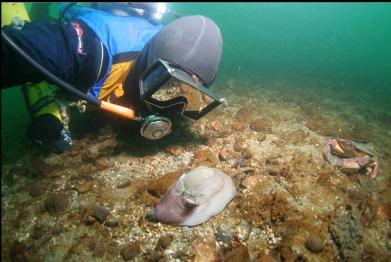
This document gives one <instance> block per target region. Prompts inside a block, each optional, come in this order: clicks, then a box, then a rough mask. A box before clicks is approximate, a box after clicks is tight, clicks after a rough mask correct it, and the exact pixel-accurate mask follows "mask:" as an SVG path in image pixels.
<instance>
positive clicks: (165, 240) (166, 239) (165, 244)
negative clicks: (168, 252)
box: [158, 235, 174, 250]
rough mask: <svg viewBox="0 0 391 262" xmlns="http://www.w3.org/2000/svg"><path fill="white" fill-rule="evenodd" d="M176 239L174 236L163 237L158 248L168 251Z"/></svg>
mask: <svg viewBox="0 0 391 262" xmlns="http://www.w3.org/2000/svg"><path fill="white" fill-rule="evenodd" d="M173 239H174V237H173V236H172V235H167V236H162V237H161V238H160V239H159V241H158V247H160V248H161V249H163V250H164V249H166V248H168V247H169V246H170V244H171V242H172V240H173Z"/></svg>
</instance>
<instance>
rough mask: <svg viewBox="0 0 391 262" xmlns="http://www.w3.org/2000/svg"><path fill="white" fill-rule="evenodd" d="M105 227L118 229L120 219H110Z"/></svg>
mask: <svg viewBox="0 0 391 262" xmlns="http://www.w3.org/2000/svg"><path fill="white" fill-rule="evenodd" d="M105 225H106V226H108V227H117V226H119V219H118V218H117V217H116V218H112V219H109V220H107V221H106V222H105Z"/></svg>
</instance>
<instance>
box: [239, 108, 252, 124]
mask: <svg viewBox="0 0 391 262" xmlns="http://www.w3.org/2000/svg"><path fill="white" fill-rule="evenodd" d="M252 113H253V112H252V111H251V109H249V108H247V107H241V108H240V109H239V110H238V112H236V116H235V118H236V119H237V120H239V121H242V122H244V123H247V122H249V121H250V119H251V117H252Z"/></svg>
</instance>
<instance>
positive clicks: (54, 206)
mask: <svg viewBox="0 0 391 262" xmlns="http://www.w3.org/2000/svg"><path fill="white" fill-rule="evenodd" d="M68 205H69V201H68V197H67V196H66V195H65V194H53V195H50V196H49V197H48V198H47V199H46V201H45V208H46V210H47V211H48V212H49V214H50V215H52V216H54V215H58V214H60V213H62V212H63V211H65V210H66V209H67V207H68Z"/></svg>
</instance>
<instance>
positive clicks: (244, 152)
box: [241, 148, 253, 159]
mask: <svg viewBox="0 0 391 262" xmlns="http://www.w3.org/2000/svg"><path fill="white" fill-rule="evenodd" d="M241 153H242V157H243V159H250V158H252V157H253V153H252V152H251V150H250V149H248V148H244V149H243V150H242V152H241Z"/></svg>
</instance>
